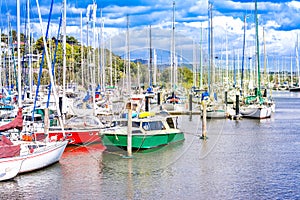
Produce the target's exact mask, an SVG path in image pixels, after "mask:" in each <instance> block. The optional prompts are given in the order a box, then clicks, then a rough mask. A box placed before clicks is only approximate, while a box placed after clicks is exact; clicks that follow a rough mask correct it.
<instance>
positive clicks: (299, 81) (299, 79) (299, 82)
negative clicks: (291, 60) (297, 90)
mask: <svg viewBox="0 0 300 200" xmlns="http://www.w3.org/2000/svg"><path fill="white" fill-rule="evenodd" d="M296 67H297V76H298V82H297V86H298V87H299V86H300V85H299V84H300V73H299V59H298V35H297V43H296Z"/></svg>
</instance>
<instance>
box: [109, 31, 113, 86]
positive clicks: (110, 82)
mask: <svg viewBox="0 0 300 200" xmlns="http://www.w3.org/2000/svg"><path fill="white" fill-rule="evenodd" d="M109 65H110V79H109V80H110V81H109V84H110V86H112V85H113V66H112V51H111V37H110V38H109Z"/></svg>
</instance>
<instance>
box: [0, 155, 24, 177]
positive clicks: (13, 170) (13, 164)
mask: <svg viewBox="0 0 300 200" xmlns="http://www.w3.org/2000/svg"><path fill="white" fill-rule="evenodd" d="M23 161H24V158H20V157H12V158H1V160H0V181H5V180H9V179H12V178H14V177H15V176H17V175H18V173H19V171H20V169H21V165H22V162H23Z"/></svg>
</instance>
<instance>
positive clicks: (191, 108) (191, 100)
mask: <svg viewBox="0 0 300 200" xmlns="http://www.w3.org/2000/svg"><path fill="white" fill-rule="evenodd" d="M192 110H193V94H191V93H190V94H189V111H190V112H191V113H192Z"/></svg>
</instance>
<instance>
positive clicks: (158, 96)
mask: <svg viewBox="0 0 300 200" xmlns="http://www.w3.org/2000/svg"><path fill="white" fill-rule="evenodd" d="M157 105H160V92H158V93H157Z"/></svg>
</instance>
